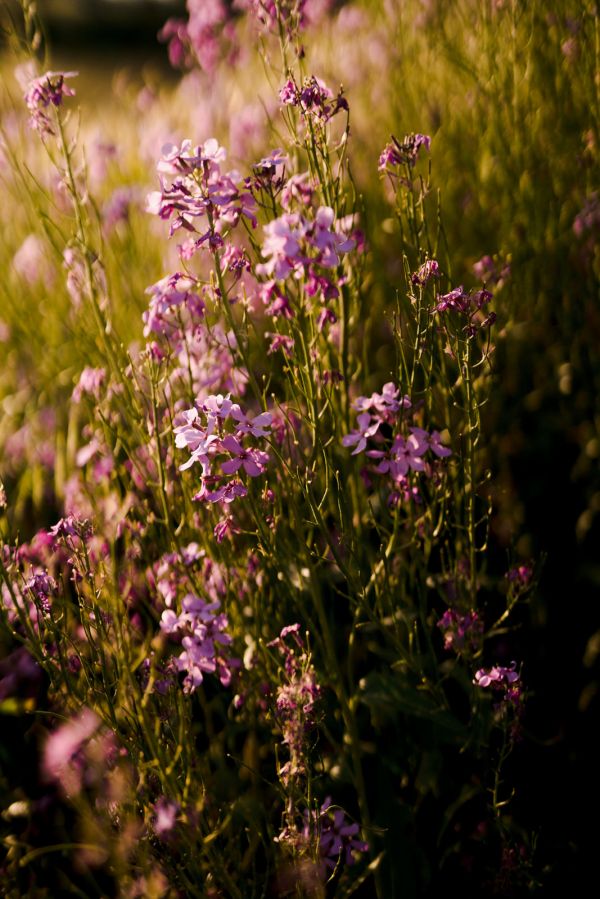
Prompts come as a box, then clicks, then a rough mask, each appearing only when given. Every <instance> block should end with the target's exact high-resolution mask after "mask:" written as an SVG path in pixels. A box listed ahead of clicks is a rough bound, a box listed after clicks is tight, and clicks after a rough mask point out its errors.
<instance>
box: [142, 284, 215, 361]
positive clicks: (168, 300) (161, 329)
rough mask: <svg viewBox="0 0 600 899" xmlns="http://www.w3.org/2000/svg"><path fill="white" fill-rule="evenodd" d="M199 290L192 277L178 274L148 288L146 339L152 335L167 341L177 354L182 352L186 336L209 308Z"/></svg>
mask: <svg viewBox="0 0 600 899" xmlns="http://www.w3.org/2000/svg"><path fill="white" fill-rule="evenodd" d="M195 286H196V284H195V281H193V280H192V279H191V278H190V277H188V276H187V275H184V274H182V273H181V272H175V273H174V274H173V275H167V276H166V277H164V278H161V280H160V281H157V282H156V284H152V285H151V286H150V287H148V288H147V290H146V293H148V294H150V303H149V304H148V310H147V311H146V312H144V313H143V314H142V319H143V321H144V337H148V336H149V335H150V334H155V335H158V336H160V337H166V338H167V339H168V340H169V343H170V345H171V348H172V349H173V350H174V351H177V350H180V349H181V348H182V346H183V344H184V334H183V332H184V331H185V330H187V328H189V329H190V330H193V327H194V326H195V324H196V323H197V322H198V321H200V320H201V319H202V318H203V316H204V310H205V308H206V305H205V303H204V300H203V299H202V298H201V297H200V296H199V295H198V294H197V293H196V291H195V290H194V288H195Z"/></svg>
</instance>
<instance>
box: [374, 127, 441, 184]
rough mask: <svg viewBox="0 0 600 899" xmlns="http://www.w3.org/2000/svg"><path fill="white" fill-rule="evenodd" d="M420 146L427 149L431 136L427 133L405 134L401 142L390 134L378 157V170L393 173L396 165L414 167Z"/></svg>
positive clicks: (429, 145)
mask: <svg viewBox="0 0 600 899" xmlns="http://www.w3.org/2000/svg"><path fill="white" fill-rule="evenodd" d="M421 147H425V149H426V150H429V148H430V147H431V138H430V137H429V136H428V135H427V134H407V135H406V137H405V138H404V140H403V141H402V142H400V141H399V140H398V139H397V138H395V137H394V136H393V135H392V142H391V143H389V144H386V146H385V147H384V149H383V151H382V152H381V155H380V157H379V171H380V172H388V173H390V174H391V173H393V172H394V170H395V169H396V168H398V166H407V167H408V168H409V169H412V168H414V167H415V165H416V163H417V159H418V158H419V151H420V149H421Z"/></svg>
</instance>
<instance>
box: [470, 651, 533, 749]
mask: <svg viewBox="0 0 600 899" xmlns="http://www.w3.org/2000/svg"><path fill="white" fill-rule="evenodd" d="M516 669H517V663H516V662H511V663H510V665H509V666H503V665H494V667H493V668H480V669H479V671H476V672H475V677H474V679H473V683H474V684H475V685H476V686H477V687H482V688H483V689H487V688H488V687H491V689H492V690H493V692H494V693H495V694H496V695H497V696H498V699H499V701H498V702H497V703H496V706H495V707H496V709H497V711H498V712H504V711H505V710H506V709H510V710H511V711H512V712H513V713H514V714H515V716H516V717H518V716H519V715H520V714H521V712H522V711H523V690H522V684H521V675H520V673H519V672H518V671H517V670H516ZM515 733H516V732H515Z"/></svg>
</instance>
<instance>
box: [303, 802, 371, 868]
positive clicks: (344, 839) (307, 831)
mask: <svg viewBox="0 0 600 899" xmlns="http://www.w3.org/2000/svg"><path fill="white" fill-rule="evenodd" d="M359 831H360V827H359V825H358V824H357V823H356V822H354V823H351V822H350V821H348V819H347V818H346V814H345V812H344V811H343V809H341V808H334V807H333V806H332V804H331V798H330V797H327V799H326V800H325V802H324V803H323V805H322V806H321V808H320V809H319V810H318V811H316V810H315V811H312V812H309V811H308V810H307V811H305V813H304V829H303V835H304V837H305V840H306V841H307V842H309V841H310V840H311V838H312V837H313V836H316V837H317V838H318V840H319V868H320V872H319V873H320V875H321V877H322V878H323V879H325V877H326V876H327V875H328V873H329V872H331V871H333V870H334V869H335V868H336V867H337V865H338V864H339V863H340V862H341V863H342V864H345V865H347V866H348V867H350V866H352V865H353V864H354V863H355V862H356V855H357V854H362V853H364V852H368V850H369V845H368V843H365V842H364V840H360V839H357V834H358V833H359Z"/></svg>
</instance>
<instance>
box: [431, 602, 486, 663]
mask: <svg viewBox="0 0 600 899" xmlns="http://www.w3.org/2000/svg"><path fill="white" fill-rule="evenodd" d="M437 626H438V627H439V628H440V630H441V631H442V634H443V637H444V649H453V650H454V652H457V653H459V652H464V651H465V650H476V649H477V648H478V646H479V644H480V642H481V635H482V634H483V621H481V619H480V617H479V615H478V614H477V612H475V611H474V610H471V611H470V612H466V614H464V615H461V613H460V612H457V611H456V609H446V611H445V612H444V614H443V615H442V617H441V618H440V620H439V621H438V623H437Z"/></svg>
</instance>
